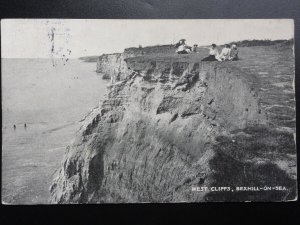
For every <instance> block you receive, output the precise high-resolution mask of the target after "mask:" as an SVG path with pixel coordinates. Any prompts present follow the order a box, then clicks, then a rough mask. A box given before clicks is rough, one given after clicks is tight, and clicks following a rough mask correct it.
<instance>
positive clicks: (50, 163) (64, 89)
mask: <svg viewBox="0 0 300 225" xmlns="http://www.w3.org/2000/svg"><path fill="white" fill-rule="evenodd" d="M1 64H2V71H1V74H2V75H1V81H2V82H1V92H2V93H1V96H2V203H3V204H48V203H49V197H50V192H49V187H50V185H51V182H52V179H53V175H54V173H55V171H56V170H57V169H58V168H59V167H60V166H61V163H62V158H63V155H64V152H65V149H66V147H67V146H68V145H69V144H70V143H72V140H73V138H74V137H75V135H76V132H77V131H78V129H79V126H80V124H79V121H80V120H82V119H83V118H84V117H85V115H86V114H88V113H89V112H90V111H91V110H92V109H93V108H95V107H97V106H98V105H99V103H100V101H101V100H102V99H103V98H104V96H105V94H106V93H107V88H106V87H107V84H108V83H107V81H105V80H103V79H102V78H101V77H100V76H99V75H97V73H96V72H95V71H96V63H91V62H83V61H80V60H77V59H70V60H68V61H67V62H66V60H64V61H63V60H60V59H2V61H1ZM25 124H26V126H25ZM14 125H15V127H14Z"/></svg>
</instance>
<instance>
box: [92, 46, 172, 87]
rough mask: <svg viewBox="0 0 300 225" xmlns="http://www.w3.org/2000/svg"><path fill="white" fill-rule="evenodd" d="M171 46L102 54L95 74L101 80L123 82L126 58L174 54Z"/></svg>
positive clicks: (126, 73) (125, 72)
mask: <svg viewBox="0 0 300 225" xmlns="http://www.w3.org/2000/svg"><path fill="white" fill-rule="evenodd" d="M174 49H175V47H174V46H173V45H162V46H149V47H144V48H142V47H140V48H126V49H125V50H124V52H123V53H115V54H103V55H101V56H100V57H99V58H98V60H97V70H96V72H97V73H99V74H101V75H102V78H103V79H111V80H112V82H115V81H120V80H124V79H125V77H127V76H128V71H127V69H128V67H127V64H126V62H125V61H126V60H127V59H128V58H132V57H137V56H143V55H148V56H149V55H150V56H151V55H154V54H155V55H157V54H164V55H165V54H171V53H174Z"/></svg>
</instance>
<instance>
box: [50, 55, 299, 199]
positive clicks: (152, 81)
mask: <svg viewBox="0 0 300 225" xmlns="http://www.w3.org/2000/svg"><path fill="white" fill-rule="evenodd" d="M247 51H248V50H247ZM285 51H286V52H287V53H286V54H289V56H290V55H291V52H290V49H288V50H285ZM125 53H126V51H125V52H124V53H122V54H113V55H103V56H101V57H100V58H99V59H98V65H97V70H98V72H102V73H105V74H108V75H110V76H111V75H116V76H117V79H116V80H118V82H116V83H115V84H114V85H113V86H112V87H110V92H109V94H108V96H107V98H106V99H105V100H104V101H103V102H102V104H101V105H100V106H99V107H98V108H96V109H94V110H93V111H92V112H91V113H90V114H89V116H87V118H86V119H85V121H84V122H83V124H82V127H81V129H80V132H79V135H77V137H76V139H75V141H74V143H73V144H72V145H71V146H68V147H67V151H66V154H65V156H64V159H63V163H62V166H61V168H60V170H59V171H58V172H57V174H56V176H55V178H54V181H53V184H52V186H51V188H50V191H51V202H53V203H101V202H105V203H108V202H182V201H188V202H201V201H246V200H247V201H269V200H272V201H279V200H293V199H295V196H296V181H295V179H296V178H295V177H296V174H295V173H296V172H295V171H296V165H295V163H296V161H295V159H296V158H295V157H296V156H295V153H296V151H295V144H294V138H293V132H294V123H293V122H289V123H285V122H284V121H286V118H279V117H280V116H278V117H276V116H275V117H274V113H275V114H276V110H275V109H276V107H277V108H278V105H280V104H283V105H281V107H283V108H284V110H282V109H283V108H280V107H279V109H277V111H278V110H281V111H280V112H281V116H284V115H282V112H285V116H287V117H289V119H291V120H293V117H294V113H295V112H294V111H293V110H291V109H292V107H291V106H290V105H284V104H291V105H293V104H294V102H291V100H290V103H286V102H285V100H282V99H285V97H283V96H287V95H289V94H290V93H288V92H286V93H285V94H283V96H281V97H278V98H276V101H275V100H274V98H275V97H274V98H272V99H271V98H269V95H266V92H268V91H266V89H268V90H271V91H273V92H274V91H275V90H274V88H269V86H268V85H267V84H266V83H264V82H268V81H264V79H263V78H262V77H260V76H258V75H259V72H257V71H256V72H253V71H252V73H250V72H251V71H248V70H247V68H248V69H249V68H252V67H251V63H249V62H251V60H250V58H249V60H248V61H247V63H246V64H245V62H221V63H220V62H200V60H199V58H197V56H195V57H194V58H191V57H192V56H188V58H187V57H185V58H184V57H183V58H180V57H179V56H174V57H170V58H168V57H166V58H162V57H151V56H149V55H151V54H142V53H138V54H136V55H134V54H133V55H131V57H129V56H128V55H127V56H125ZM127 53H128V50H127ZM270 54H271V52H270ZM291 57H292V56H291ZM265 63H266V62H265ZM255 65H256V64H255ZM243 67H245V68H244V69H243ZM285 68H286V69H287V70H289V71H290V77H291V79H293V67H292V66H287V67H285ZM269 72H270V71H269ZM285 75H286V73H285ZM285 90H290V88H287V87H286V88H285ZM277 91H278V90H277ZM274 95H276V93H275V94H274V93H273V96H274ZM278 96H279V94H278ZM289 96H290V95H289ZM291 96H292V95H291ZM287 98H288V99H290V98H289V97H287ZM268 99H271V100H268ZM272 100H274V101H272ZM280 101H281V102H280ZM274 102H276V103H274ZM268 104H269V105H268ZM270 104H271V105H270ZM272 104H273V105H272ZM271 108H272V110H273V111H270V110H271ZM272 113H273V114H272ZM271 115H273V117H272V116H271ZM278 121H279V122H278ZM282 121H283V122H282ZM239 186H242V187H245V186H246V187H275V186H276V187H277V186H283V187H285V188H286V189H288V191H276V190H271V191H250V192H249V191H248V192H243V191H236V190H235V187H239ZM193 187H231V188H232V189H234V190H233V191H231V190H230V191H222V192H220V191H208V192H198V191H192V188H193Z"/></svg>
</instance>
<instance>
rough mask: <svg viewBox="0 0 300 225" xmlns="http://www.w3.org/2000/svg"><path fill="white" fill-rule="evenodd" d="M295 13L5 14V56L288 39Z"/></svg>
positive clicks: (68, 54)
mask: <svg viewBox="0 0 300 225" xmlns="http://www.w3.org/2000/svg"><path fill="white" fill-rule="evenodd" d="M293 37H294V22H293V20H292V19H262V20H258V19H253V20H249V19H246V20H237V19H232V20H224V19H217V20H211V19H210V20H207V19H183V20H182V19H181V20H180V19H176V20H171V19H170V20H133V19H131V20H119V19H113V20H112V19H109V20H108V19H93V20H92V19H88V20H84V19H4V20H1V55H2V58H53V57H55V58H61V57H69V58H78V57H81V56H91V55H101V54H105V53H115V52H123V50H124V49H125V48H128V47H138V46H139V45H141V46H151V45H164V44H174V43H176V42H178V40H179V39H182V38H185V39H186V40H187V41H186V43H187V44H189V45H193V44H198V45H199V46H203V45H210V44H212V43H216V44H224V43H228V42H232V41H239V40H251V39H271V40H276V39H290V38H293Z"/></svg>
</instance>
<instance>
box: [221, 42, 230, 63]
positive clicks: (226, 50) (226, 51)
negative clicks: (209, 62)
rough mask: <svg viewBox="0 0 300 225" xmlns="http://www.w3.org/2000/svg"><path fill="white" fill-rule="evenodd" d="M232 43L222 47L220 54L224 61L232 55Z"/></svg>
mask: <svg viewBox="0 0 300 225" xmlns="http://www.w3.org/2000/svg"><path fill="white" fill-rule="evenodd" d="M230 51H231V50H230V45H228V44H226V45H225V48H223V49H222V52H221V54H220V59H221V60H222V61H225V60H229V57H230Z"/></svg>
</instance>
